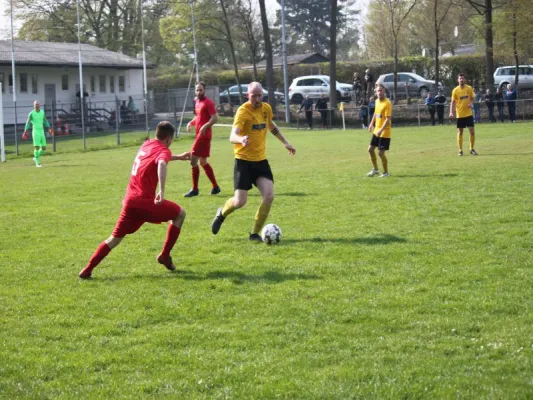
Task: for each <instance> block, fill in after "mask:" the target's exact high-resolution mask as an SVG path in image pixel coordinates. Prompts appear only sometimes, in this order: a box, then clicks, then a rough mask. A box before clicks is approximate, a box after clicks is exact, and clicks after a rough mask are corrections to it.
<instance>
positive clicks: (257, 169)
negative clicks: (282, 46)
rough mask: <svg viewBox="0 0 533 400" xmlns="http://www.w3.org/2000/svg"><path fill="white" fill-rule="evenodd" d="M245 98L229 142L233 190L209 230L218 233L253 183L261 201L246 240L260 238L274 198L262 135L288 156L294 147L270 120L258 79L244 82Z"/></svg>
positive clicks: (292, 153)
mask: <svg viewBox="0 0 533 400" xmlns="http://www.w3.org/2000/svg"><path fill="white" fill-rule="evenodd" d="M247 96H248V101H247V102H246V103H244V104H243V105H242V106H240V107H239V109H238V110H237V114H236V115H235V119H234V121H233V128H232V130H231V135H230V138H229V140H230V142H231V143H233V144H234V147H233V151H234V153H235V165H234V169H233V186H234V188H235V193H234V195H233V197H232V198H231V199H228V200H227V201H226V203H225V204H224V207H221V208H219V209H218V210H217V213H216V215H215V218H214V219H213V223H212V225H211V231H212V232H213V234H214V235H216V234H217V233H218V231H219V230H220V227H221V226H222V223H223V222H224V220H225V219H226V218H227V216H228V215H230V214H231V213H232V212H233V211H235V210H237V209H238V208H241V207H243V206H244V205H245V204H246V202H247V200H248V190H250V189H251V188H252V185H255V186H257V189H259V192H260V193H261V204H260V205H259V209H258V210H257V213H256V214H255V222H254V225H253V227H252V232H251V233H250V237H249V238H250V240H252V241H257V242H260V241H261V236H260V235H259V232H260V231H261V228H262V227H263V225H264V224H265V221H266V219H267V217H268V214H269V212H270V207H271V206H272V201H273V200H274V177H273V175H272V171H271V170H270V165H269V164H268V160H267V158H266V135H267V131H269V130H270V132H271V133H272V134H273V135H274V136H275V137H276V138H277V139H278V140H279V141H280V142H281V143H283V145H284V146H285V148H286V149H287V150H288V151H289V154H290V155H294V154H295V153H296V149H295V148H294V147H293V146H292V145H291V144H290V143H289V142H288V141H287V139H285V137H284V136H283V134H282V133H281V132H280V131H279V129H278V127H277V125H276V124H275V123H274V121H272V117H273V115H272V108H271V107H270V105H269V104H267V103H263V101H262V100H263V87H262V86H261V84H260V83H259V82H252V83H250V84H249V85H248V91H247Z"/></svg>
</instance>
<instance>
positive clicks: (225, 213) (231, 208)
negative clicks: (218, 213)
mask: <svg viewBox="0 0 533 400" xmlns="http://www.w3.org/2000/svg"><path fill="white" fill-rule="evenodd" d="M235 210H236V208H235V207H234V206H233V197H232V198H230V199H228V200H227V201H226V204H224V207H223V208H222V216H223V217H224V218H226V217H227V216H228V215H230V214H231V213H232V212H233V211H235Z"/></svg>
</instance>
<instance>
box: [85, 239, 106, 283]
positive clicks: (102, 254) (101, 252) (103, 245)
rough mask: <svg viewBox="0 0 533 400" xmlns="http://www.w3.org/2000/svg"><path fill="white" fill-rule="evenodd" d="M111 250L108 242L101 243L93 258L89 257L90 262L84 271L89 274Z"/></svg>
mask: <svg viewBox="0 0 533 400" xmlns="http://www.w3.org/2000/svg"><path fill="white" fill-rule="evenodd" d="M110 252H111V248H110V247H109V246H108V245H107V243H106V242H102V243H100V246H98V248H97V249H96V251H95V252H94V253H93V255H92V256H91V258H90V259H89V263H88V264H87V266H86V267H85V268H84V269H83V271H82V272H85V273H87V274H89V275H90V274H91V272H92V270H93V269H95V268H96V266H97V265H98V264H100V263H101V262H102V260H103V259H104V258H106V256H107V255H108V254H109V253H110Z"/></svg>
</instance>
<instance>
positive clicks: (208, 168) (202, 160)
mask: <svg viewBox="0 0 533 400" xmlns="http://www.w3.org/2000/svg"><path fill="white" fill-rule="evenodd" d="M200 165H201V166H202V168H203V169H204V172H205V174H206V175H207V178H208V179H209V181H210V182H211V186H212V187H211V194H218V193H220V187H219V186H218V183H217V178H216V177H215V171H213V168H212V167H211V165H210V164H209V162H208V161H207V157H200Z"/></svg>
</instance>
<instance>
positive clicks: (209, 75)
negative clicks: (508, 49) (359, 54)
mask: <svg viewBox="0 0 533 400" xmlns="http://www.w3.org/2000/svg"><path fill="white" fill-rule="evenodd" d="M501 65H514V59H513V57H507V56H497V55H496V56H494V66H495V68H496V67H498V66H501ZM367 68H369V69H370V70H371V71H372V73H373V75H374V78H376V79H377V77H378V76H379V75H381V74H385V73H391V72H393V71H394V63H393V60H392V59H387V60H381V61H370V62H366V63H355V62H338V63H337V80H338V81H339V82H346V83H351V82H352V77H353V73H354V72H356V71H357V72H359V75H360V76H361V77H362V76H364V74H365V70H366V69H367ZM398 71H402V72H416V73H417V74H419V75H422V76H424V77H426V78H427V79H434V77H435V68H434V60H433V58H430V57H403V58H400V59H399V63H398ZM459 72H463V73H465V75H466V77H467V79H468V80H469V82H471V84H472V85H475V86H484V85H485V56H484V55H472V56H455V57H446V58H441V59H440V79H439V80H440V81H441V82H442V83H444V85H445V86H446V87H448V88H451V87H454V86H455V85H456V82H457V81H456V79H457V74H458V73H459ZM288 73H289V83H290V82H291V81H292V80H293V79H294V78H296V77H298V76H302V75H317V74H323V75H329V63H318V64H300V65H295V66H289V68H288ZM152 75H153V76H152V77H151V78H150V79H149V82H148V84H149V86H150V88H151V89H153V90H154V91H155V92H156V93H161V92H166V91H167V90H168V89H172V88H179V87H187V85H188V84H189V79H190V75H189V74H180V73H175V72H172V70H171V68H169V67H165V68H164V69H162V70H161V72H160V71H158V70H155V71H153V74H152ZM200 78H201V79H202V80H203V81H204V82H205V83H206V84H208V85H217V86H221V87H229V86H232V85H235V73H234V71H233V69H231V70H229V69H226V70H218V71H214V70H211V71H204V72H202V73H201V75H200ZM239 78H240V82H241V83H248V82H251V81H252V80H253V71H252V70H251V69H241V70H240V71H239ZM258 80H259V81H260V82H263V83H266V71H265V70H264V69H260V70H258ZM274 82H275V88H277V89H280V88H282V87H283V71H282V69H280V68H278V69H275V70H274Z"/></svg>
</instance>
